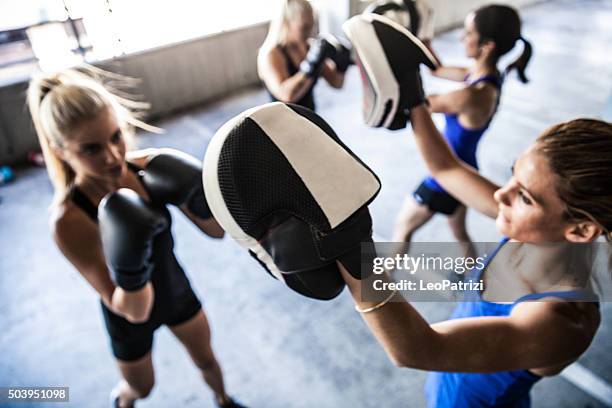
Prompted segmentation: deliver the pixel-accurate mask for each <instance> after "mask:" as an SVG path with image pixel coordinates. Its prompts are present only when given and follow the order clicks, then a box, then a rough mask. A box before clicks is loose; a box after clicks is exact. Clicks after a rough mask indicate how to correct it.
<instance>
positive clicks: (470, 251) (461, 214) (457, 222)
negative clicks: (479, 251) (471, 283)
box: [448, 205, 476, 258]
mask: <svg viewBox="0 0 612 408" xmlns="http://www.w3.org/2000/svg"><path fill="white" fill-rule="evenodd" d="M466 214H467V208H466V207H465V206H464V205H460V206H459V207H457V210H456V211H455V212H454V213H453V214H452V215H450V216H449V217H448V225H449V227H450V229H451V231H452V232H453V235H454V236H455V239H456V240H457V241H459V242H461V243H462V244H465V245H464V250H465V256H466V257H472V258H473V257H474V256H475V254H476V250H475V248H474V245H473V244H472V239H471V238H470V235H469V234H468V232H467V228H466V226H465V216H466Z"/></svg>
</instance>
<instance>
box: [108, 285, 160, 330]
mask: <svg viewBox="0 0 612 408" xmlns="http://www.w3.org/2000/svg"><path fill="white" fill-rule="evenodd" d="M154 298H155V292H154V290H153V285H152V284H151V282H148V283H147V284H146V285H145V286H143V287H142V288H141V289H139V290H135V291H126V290H123V289H122V288H120V287H119V286H117V287H116V288H115V291H114V292H113V294H112V296H111V298H110V305H108V304H107V306H110V309H111V310H112V311H113V312H115V313H117V314H119V315H121V316H123V317H124V318H125V319H127V320H128V321H130V322H132V323H143V322H146V321H147V320H149V315H150V314H151V310H152V309H153V300H154Z"/></svg>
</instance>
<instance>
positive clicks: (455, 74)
mask: <svg viewBox="0 0 612 408" xmlns="http://www.w3.org/2000/svg"><path fill="white" fill-rule="evenodd" d="M464 30H465V31H464V34H463V44H464V46H465V53H466V56H468V57H469V58H472V59H474V60H475V63H474V65H473V66H472V67H470V68H463V67H447V66H438V67H437V68H436V69H435V70H433V71H432V74H433V75H434V76H436V77H439V78H445V79H449V80H453V81H460V82H463V83H464V84H465V87H464V88H462V89H460V90H456V91H453V92H450V93H446V94H439V95H428V97H427V102H428V104H429V109H430V111H431V112H436V113H443V114H444V117H445V119H446V126H445V128H444V137H445V138H446V140H447V142H448V143H449V145H450V146H451V147H452V149H453V151H454V152H455V154H457V156H458V157H459V158H461V160H463V161H464V162H465V163H467V164H469V165H470V166H472V167H474V168H475V169H478V162H477V160H476V150H477V148H478V143H479V141H480V140H481V138H482V136H483V135H484V133H485V132H486V130H487V129H488V127H489V125H490V124H491V121H492V120H493V117H494V115H495V113H496V111H497V108H498V105H499V100H500V94H501V88H502V81H503V76H502V75H501V74H500V72H499V70H498V68H497V63H498V61H499V59H500V57H501V56H503V55H505V54H506V53H507V52H509V51H510V50H511V49H512V48H513V47H514V45H515V43H516V42H517V41H518V40H521V41H522V42H523V43H524V50H523V54H522V55H521V56H520V57H519V59H518V60H517V62H515V63H513V64H511V65H510V66H509V68H508V70H507V71H509V70H510V69H517V71H518V73H519V77H520V79H521V80H522V81H523V82H526V81H527V80H526V78H525V67H526V66H527V63H528V61H529V58H530V55H531V46H530V44H529V43H528V42H527V41H526V40H524V39H523V37H522V36H521V23H520V19H519V16H518V14H517V12H516V11H515V10H514V9H513V8H511V7H508V6H500V5H490V6H484V7H481V8H479V9H477V10H476V11H474V12H473V13H470V14H469V15H468V16H467V18H466V20H465V29H464ZM436 213H440V214H444V215H446V216H447V217H448V224H449V226H450V228H451V231H452V233H453V235H454V237H455V239H457V240H458V241H460V242H470V241H471V238H470V236H469V234H468V232H467V229H466V225H465V219H466V208H465V206H463V205H461V204H460V203H459V201H457V200H456V199H455V198H454V197H453V196H452V195H450V194H448V192H447V191H445V189H444V188H442V186H440V184H439V183H438V182H437V181H436V179H435V178H433V177H432V176H428V177H426V178H425V180H423V181H422V182H421V184H420V185H419V186H418V188H417V189H416V190H415V191H414V193H413V194H412V196H411V197H408V198H407V199H406V200H405V202H404V204H403V206H402V209H401V210H400V213H399V215H398V217H397V220H396V225H395V230H394V233H393V241H394V242H409V241H410V240H411V238H412V235H413V234H414V233H415V232H416V231H417V230H418V229H419V228H420V227H422V226H423V225H425V224H426V223H427V222H428V221H429V220H430V219H431V218H432V217H433V215H434V214H436Z"/></svg>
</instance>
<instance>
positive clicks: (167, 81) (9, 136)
mask: <svg viewBox="0 0 612 408" xmlns="http://www.w3.org/2000/svg"><path fill="white" fill-rule="evenodd" d="M267 29H268V24H257V25H253V26H250V27H245V28H241V29H239V30H233V31H226V32H223V33H219V34H215V35H211V36H207V37H203V38H198V39H194V40H190V41H185V42H182V43H178V44H173V45H171V46H167V47H160V48H156V49H152V50H148V51H144V52H140V53H136V54H130V55H126V56H123V57H119V58H116V59H113V60H112V61H103V62H101V63H100V64H96V65H100V66H101V67H103V68H105V69H108V70H110V71H113V72H118V73H122V74H125V75H129V76H132V77H136V78H141V79H142V85H141V87H140V89H139V90H138V92H137V93H139V94H142V96H143V98H144V100H146V101H148V102H150V103H151V110H150V112H149V114H150V116H152V117H159V116H163V115H166V114H168V113H170V112H175V111H179V110H182V109H186V108H188V107H191V106H194V105H197V104H202V103H206V102H208V101H212V100H215V99H218V98H220V97H222V96H223V95H227V94H228V93H230V92H234V91H236V90H238V89H241V88H244V87H247V86H252V85H255V84H257V83H258V82H259V79H258V77H257V69H256V56H257V50H258V49H259V46H260V45H261V43H262V42H263V40H264V38H265V35H266V33H267ZM26 89H27V80H20V81H17V82H15V83H13V84H10V85H4V86H2V87H0V165H4V164H15V163H19V162H22V161H24V160H25V158H26V156H27V152H28V151H29V150H34V149H36V148H37V147H38V141H37V139H36V134H35V132H34V130H33V127H32V125H31V123H30V118H29V113H28V111H27V108H26V103H25V92H26Z"/></svg>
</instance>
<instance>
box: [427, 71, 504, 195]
mask: <svg viewBox="0 0 612 408" xmlns="http://www.w3.org/2000/svg"><path fill="white" fill-rule="evenodd" d="M481 82H487V83H490V84H492V85H493V86H495V88H497V90H498V91H500V92H501V87H502V82H503V79H502V78H501V77H499V76H497V75H486V76H483V77H480V78H477V79H475V80H474V81H472V82H469V84H468V86H473V85H476V84H479V83H481ZM497 103H499V96H498V98H497ZM496 109H497V107H496ZM494 115H495V114H493V115H491V118H490V119H489V121H488V122H487V123H486V124H485V125H484V126H483V127H481V128H479V129H466V128H464V127H463V126H461V124H460V123H459V115H457V114H456V113H452V114H451V113H447V114H445V115H444V117H445V118H446V127H445V128H444V137H445V138H446V140H447V142H448V144H449V145H450V147H451V148H452V149H453V151H454V152H455V154H457V156H458V157H459V158H460V159H461V160H463V161H464V162H466V163H467V164H469V165H470V166H472V167H474V168H476V169H478V163H477V162H476V149H477V147H478V142H479V141H480V138H481V137H482V135H483V134H484V132H485V131H486V130H487V129H488V128H489V125H490V124H491V120H492V119H493V116H494ZM424 183H425V185H426V186H427V187H429V188H430V189H432V190H435V191H439V192H445V191H444V189H443V188H442V187H441V186H440V185H439V184H438V182H436V180H435V179H434V178H433V177H431V176H428V177H427V178H426V179H425V181H424Z"/></svg>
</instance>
